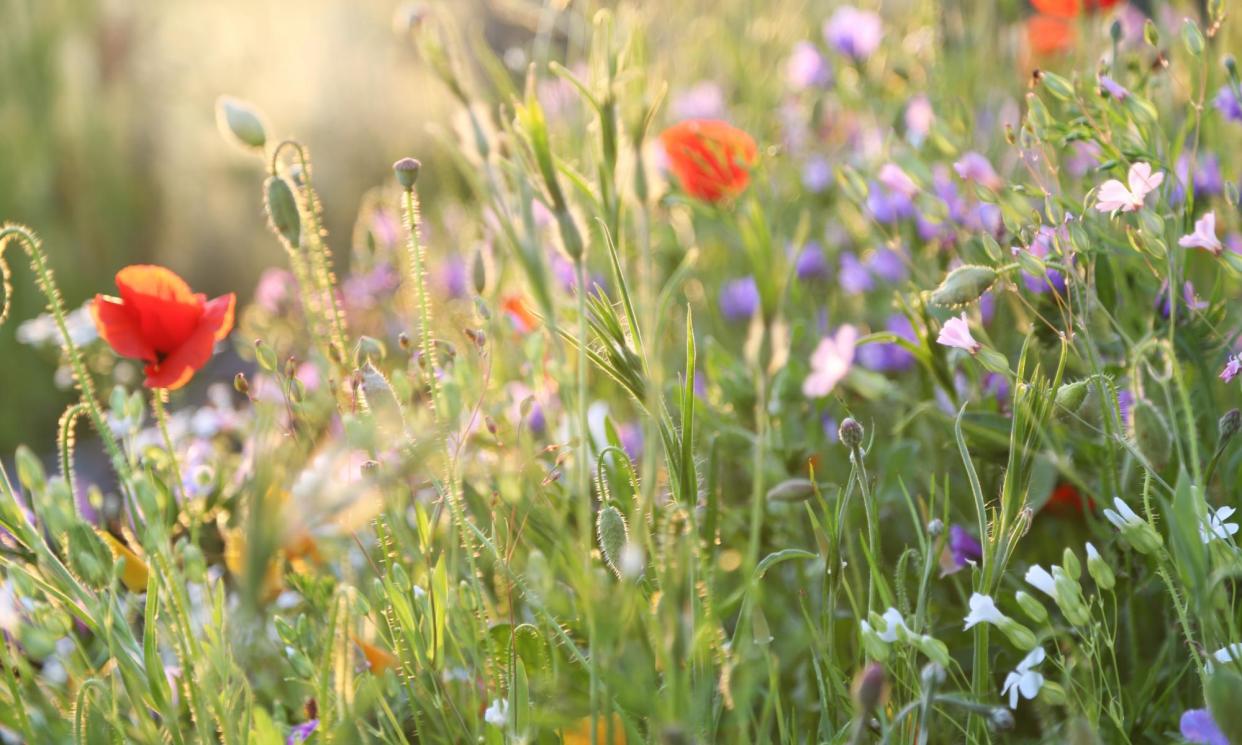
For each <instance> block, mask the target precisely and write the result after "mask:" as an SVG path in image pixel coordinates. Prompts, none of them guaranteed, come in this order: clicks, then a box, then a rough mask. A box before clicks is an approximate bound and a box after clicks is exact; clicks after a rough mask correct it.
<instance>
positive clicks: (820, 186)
mask: <svg viewBox="0 0 1242 745" xmlns="http://www.w3.org/2000/svg"><path fill="white" fill-rule="evenodd" d="M831 184H832V164H830V163H829V162H828V159H827V158H823V157H820V156H818V155H816V156H812V157H811V158H808V159H807V161H806V163H804V164H803V165H802V185H803V186H805V187H806V189H807V191H810V192H812V193H814V194H819V193H821V192H823V191H824V190H825V189H827V188H828V187H829V186H830V185H831Z"/></svg>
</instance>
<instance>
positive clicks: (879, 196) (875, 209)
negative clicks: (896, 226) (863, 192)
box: [867, 182, 915, 225]
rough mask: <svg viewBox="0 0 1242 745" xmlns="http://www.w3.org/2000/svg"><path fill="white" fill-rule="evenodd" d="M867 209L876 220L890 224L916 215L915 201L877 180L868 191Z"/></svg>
mask: <svg viewBox="0 0 1242 745" xmlns="http://www.w3.org/2000/svg"><path fill="white" fill-rule="evenodd" d="M867 209H868V210H870V211H871V216H872V217H874V218H875V221H876V222H878V223H882V224H884V225H888V224H891V223H895V222H897V221H898V220H902V219H904V218H908V217H913V216H914V214H915V213H914V202H912V201H910V197H908V196H906V195H905V194H902V193H900V192H895V191H891V190H889V189H888V188H885V187H883V186H881V185H880V184H877V183H875V182H872V183H871V188H870V189H869V190H868V192H867Z"/></svg>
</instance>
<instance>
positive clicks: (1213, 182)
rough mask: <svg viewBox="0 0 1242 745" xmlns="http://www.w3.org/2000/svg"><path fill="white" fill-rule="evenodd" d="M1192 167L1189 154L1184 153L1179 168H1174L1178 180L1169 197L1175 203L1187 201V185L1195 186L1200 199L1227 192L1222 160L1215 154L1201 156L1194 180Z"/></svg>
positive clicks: (1178, 161)
mask: <svg viewBox="0 0 1242 745" xmlns="http://www.w3.org/2000/svg"><path fill="white" fill-rule="evenodd" d="M1190 165H1191V163H1190V155H1189V154H1185V153H1184V154H1182V157H1180V158H1178V159H1177V166H1176V168H1174V171H1175V172H1176V173H1177V179H1176V182H1175V183H1174V187H1173V192H1172V194H1170V196H1169V198H1170V200H1172V201H1173V202H1174V203H1177V204H1180V203H1181V202H1183V201H1184V200H1185V198H1186V184H1187V183H1193V184H1194V190H1195V197H1199V198H1203V197H1214V196H1217V195H1219V194H1220V193H1221V192H1223V191H1224V190H1225V180H1224V177H1222V176H1221V173H1220V158H1218V157H1216V155H1215V154H1214V153H1203V154H1201V155H1200V156H1199V158H1198V161H1197V162H1196V163H1195V174H1194V178H1193V179H1192V178H1191V176H1190Z"/></svg>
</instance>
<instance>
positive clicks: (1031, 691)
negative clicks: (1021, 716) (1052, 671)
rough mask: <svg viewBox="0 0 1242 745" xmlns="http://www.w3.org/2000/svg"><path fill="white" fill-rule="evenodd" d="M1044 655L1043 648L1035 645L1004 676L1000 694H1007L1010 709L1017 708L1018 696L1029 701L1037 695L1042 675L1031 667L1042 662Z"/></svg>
mask: <svg viewBox="0 0 1242 745" xmlns="http://www.w3.org/2000/svg"><path fill="white" fill-rule="evenodd" d="M1044 657H1045V655H1044V648H1043V647H1036V648H1034V649H1032V650H1031V651H1030V653H1029V654H1027V656H1026V657H1023V658H1022V661H1021V662H1019V663H1018V666H1017V667H1016V668H1014V670H1013V672H1011V673H1009V674H1008V675H1006V676H1005V684H1004V686H1002V687H1001V695H1002V696H1004V695H1006V694H1008V696H1009V708H1010V709H1016V708H1018V700H1019V698H1024V699H1026V700H1028V701H1029V700H1031V699H1033V698H1035V697H1036V696H1038V695H1039V689H1041V688H1043V687H1044V676H1043V675H1042V674H1041V673H1039V672H1036V671H1035V670H1033V669H1032V668H1034V667H1035V666H1036V665H1038V664H1039V663H1041V662H1043V661H1044Z"/></svg>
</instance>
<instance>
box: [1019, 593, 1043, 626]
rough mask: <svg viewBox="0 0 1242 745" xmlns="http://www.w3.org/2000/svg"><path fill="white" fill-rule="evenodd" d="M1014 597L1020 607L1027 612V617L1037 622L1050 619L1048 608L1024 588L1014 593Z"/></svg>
mask: <svg viewBox="0 0 1242 745" xmlns="http://www.w3.org/2000/svg"><path fill="white" fill-rule="evenodd" d="M1013 599H1014V600H1016V601H1018V607H1019V608H1021V609H1022V612H1023V613H1025V614H1026V617H1027V618H1029V619H1031V620H1032V621H1034V622H1035V623H1044V622H1045V621H1047V620H1048V609H1047V608H1045V607H1044V604H1043V603H1041V602H1039V600H1038V599H1036V598H1034V597H1031V596H1030V595H1028V594H1027V593H1025V592H1023V591H1022V590H1018V591H1017V592H1016V593H1014V596H1013Z"/></svg>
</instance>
